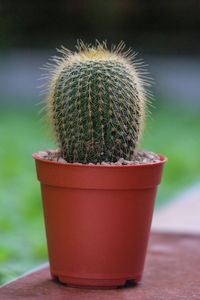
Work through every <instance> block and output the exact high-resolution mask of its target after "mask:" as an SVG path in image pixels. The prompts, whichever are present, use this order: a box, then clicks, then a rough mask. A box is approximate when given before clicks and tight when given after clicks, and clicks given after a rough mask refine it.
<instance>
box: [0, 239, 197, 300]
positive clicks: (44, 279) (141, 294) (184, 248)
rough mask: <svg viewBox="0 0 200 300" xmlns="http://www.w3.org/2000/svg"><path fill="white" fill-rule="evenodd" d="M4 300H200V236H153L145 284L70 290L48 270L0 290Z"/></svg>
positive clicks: (30, 274) (16, 281)
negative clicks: (53, 278) (103, 288)
mask: <svg viewBox="0 0 200 300" xmlns="http://www.w3.org/2000/svg"><path fill="white" fill-rule="evenodd" d="M0 299H1V300H12V299H13V300H14V299H16V300H18V299H21V300H23V299H26V300H32V299H40V300H43V299H45V300H47V299H48V300H58V299H59V300H97V299H98V300H111V299H112V300H120V299H124V300H129V299H130V300H176V299H180V300H200V235H187V234H167V233H163V234H162V233H153V234H151V238H150V243H149V248H148V254H147V259H146V264H145V271H144V276H143V280H142V282H141V283H140V284H138V285H136V286H127V287H124V288H118V289H116V290H89V289H78V288H70V287H67V286H66V285H63V284H60V283H58V282H56V281H53V280H52V279H51V278H50V274H49V267H48V265H47V264H46V265H45V266H43V267H41V268H39V269H38V270H36V271H33V272H31V273H29V274H27V275H25V276H22V277H20V278H18V279H16V280H15V281H12V282H10V283H8V284H6V285H4V286H2V287H1V288H0Z"/></svg>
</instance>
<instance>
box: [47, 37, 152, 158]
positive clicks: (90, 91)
mask: <svg viewBox="0 0 200 300" xmlns="http://www.w3.org/2000/svg"><path fill="white" fill-rule="evenodd" d="M123 49H124V44H123V43H122V42H121V43H120V44H119V45H118V46H117V47H112V49H111V51H109V50H108V49H107V46H106V43H103V44H100V43H98V42H97V43H96V45H95V46H90V45H88V46H87V45H85V44H84V43H83V42H79V43H78V45H77V51H76V52H71V51H69V50H67V49H66V48H64V47H62V49H61V50H59V52H61V53H62V56H61V57H54V58H53V61H54V63H53V64H49V65H48V66H47V69H48V71H50V79H49V81H48V96H47V98H46V110H47V113H48V116H49V117H50V119H51V121H52V123H53V127H54V130H55V134H56V137H57V140H58V143H59V145H60V148H61V150H62V156H63V158H64V159H66V160H67V161H68V162H79V163H95V164H96V163H98V162H99V163H101V162H102V161H109V162H116V161H117V160H118V159H119V158H124V159H127V160H131V158H132V157H133V155H134V150H135V149H136V146H137V144H138V140H139V137H140V136H141V132H142V128H143V124H144V118H145V115H146V103H147V98H148V97H147V90H146V86H147V85H148V78H146V77H145V72H142V68H141V66H142V63H141V62H140V61H134V58H135V54H134V53H133V54H131V51H130V50H128V51H126V52H123ZM55 62H56V66H55Z"/></svg>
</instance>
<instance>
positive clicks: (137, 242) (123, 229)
mask: <svg viewBox="0 0 200 300" xmlns="http://www.w3.org/2000/svg"><path fill="white" fill-rule="evenodd" d="M33 157H34V158H35V160H36V168H37V175H38V179H39V181H40V182H41V189H42V199H43V208H44V217H45V225H46V234H47V243H48V252H49V260H50V269H51V274H52V276H53V277H57V278H58V280H59V281H61V282H64V283H66V284H68V285H70V286H82V287H93V288H106V287H107V288H114V287H117V286H123V285H125V284H126V281H131V282H136V283H137V282H138V281H140V280H141V277H142V273H143V268H144V261H145V255H146V249H147V244H148V239H149V232H150V227H151V220H152V214H153V209H154V202H155V197H156V191H157V185H158V184H159V183H160V182H161V176H162V172H163V165H164V163H165V162H166V161H167V158H166V157H164V156H162V155H160V158H161V161H160V162H157V163H152V164H146V165H134V166H133V165H128V166H101V165H79V164H70V163H60V162H53V161H48V160H43V159H40V158H38V157H37V153H35V154H33Z"/></svg>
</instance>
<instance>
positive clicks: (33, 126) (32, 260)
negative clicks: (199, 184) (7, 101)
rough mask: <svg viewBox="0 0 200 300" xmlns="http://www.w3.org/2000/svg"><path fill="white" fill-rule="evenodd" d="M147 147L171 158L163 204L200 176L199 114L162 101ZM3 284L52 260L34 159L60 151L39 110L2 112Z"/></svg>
mask: <svg viewBox="0 0 200 300" xmlns="http://www.w3.org/2000/svg"><path fill="white" fill-rule="evenodd" d="M156 106H157V108H156V109H154V110H153V113H152V117H151V120H150V119H149V120H148V121H147V125H146V130H145V134H144V138H143V143H142V145H141V147H142V148H145V149H148V150H150V151H154V152H157V153H161V154H163V155H166V156H167V157H168V158H169V161H168V163H167V164H166V166H165V171H164V176H163V181H162V185H161V186H160V187H159V192H158V196H157V205H159V204H162V203H164V202H165V201H166V200H167V199H169V198H170V197H171V196H173V195H174V194H175V193H177V192H178V191H179V190H181V189H183V188H185V187H187V186H189V185H190V184H192V183H193V182H195V181H196V180H197V179H198V177H199V171H200V160H199V149H200V139H199V132H200V118H199V111H197V110H195V109H194V110H192V109H188V108H187V109H186V108H181V107H175V106H172V105H171V104H170V105H168V104H167V103H166V101H165V102H164V101H163V102H158V104H157V105H156ZM0 109H1V110H0V136H1V148H0V183H1V188H0V199H1V200H0V205H1V213H0V236H1V241H0V284H2V283H4V282H6V281H8V280H11V279H13V278H14V277H16V276H18V275H20V274H22V273H23V272H25V271H27V270H29V269H30V268H32V267H35V266H37V265H38V264H40V263H42V262H43V261H46V260H47V249H46V239H45V229H44V222H43V214H42V204H41V197H40V186H39V183H38V181H37V179H36V172H35V165H34V160H33V159H32V157H31V154H32V153H34V152H36V151H38V150H44V149H48V148H52V147H55V144H54V143H53V142H52V141H51V139H50V136H49V134H48V133H47V131H46V129H45V127H44V126H43V123H42V122H41V121H39V120H40V118H39V116H38V113H37V111H38V110H37V108H35V107H22V106H18V107H17V106H14V105H9V106H3V105H1V107H0Z"/></svg>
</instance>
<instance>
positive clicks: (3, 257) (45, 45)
mask: <svg viewBox="0 0 200 300" xmlns="http://www.w3.org/2000/svg"><path fill="white" fill-rule="evenodd" d="M198 8H199V7H196V1H193V0H192V1H189V0H187V1H184V3H183V1H180V0H176V1H167V2H164V1H163V2H161V1H129V0H125V1H119V0H117V1H85V4H83V2H81V1H61V0H58V1H56V4H55V3H54V2H53V1H49V3H48V4H45V3H44V2H42V1H34V2H32V1H30V2H26V1H19V0H18V1H15V3H12V1H2V3H1V6H0V14H1V15H0V16H1V18H0V25H1V26H0V28H1V29H0V31H1V32H0V33H1V35H0V64H1V68H0V77H1V80H0V90H1V94H0V138H1V144H0V207H1V209H0V284H3V283H5V282H7V281H9V280H11V279H13V278H15V277H16V276H19V275H20V274H22V273H23V272H26V271H28V270H30V269H31V268H33V267H36V266H37V265H39V264H40V263H42V262H44V261H46V260H47V248H46V239H45V229H44V221H43V213H42V203H41V197H40V186H39V182H38V181H37V179H36V172H35V165H34V160H33V158H32V157H31V154H32V153H34V152H36V151H38V150H44V149H48V148H54V147H56V145H55V142H54V139H53V138H52V137H51V135H50V133H49V132H48V130H47V127H46V126H45V123H44V121H43V120H42V116H40V115H39V110H40V108H41V107H40V106H38V105H36V104H38V103H39V102H40V101H41V99H42V96H40V95H39V90H38V89H37V86H38V85H39V84H40V82H39V81H38V80H37V79H38V78H39V77H41V75H42V71H41V70H40V69H39V67H41V66H42V65H43V64H44V63H46V61H47V60H48V58H49V56H50V55H54V54H56V51H55V47H60V45H61V44H64V45H65V46H66V47H69V48H70V49H72V50H73V49H74V45H75V43H76V39H77V38H82V39H83V40H84V41H87V42H93V41H94V40H95V38H98V39H99V40H105V39H107V40H108V44H109V45H110V44H111V43H115V42H119V41H120V40H121V39H123V40H125V42H126V43H127V46H128V47H129V46H131V47H132V48H133V49H134V50H135V51H139V53H140V54H139V58H140V57H144V59H145V62H147V63H148V64H149V70H150V72H151V74H152V77H153V78H154V79H155V82H156V84H154V86H153V87H152V90H153V93H154V100H153V106H152V108H151V114H150V116H149V117H148V120H147V123H146V128H145V132H144V135H143V140H142V143H141V146H140V147H141V148H145V149H148V150H150V151H154V152H156V153H161V154H163V155H165V156H167V157H168V159H169V161H168V163H167V164H166V166H165V171H164V176H163V181H162V185H161V186H160V187H159V192H158V196H157V207H158V206H159V205H161V204H163V203H166V202H167V201H169V200H170V198H171V197H173V196H174V195H175V194H177V193H179V192H180V191H182V190H183V189H185V188H187V187H189V186H190V185H192V184H194V183H195V182H196V181H198V180H199V177H200V159H199V149H200V136H199V135H200V134H199V133H200V90H199V78H200V57H199V53H200V52H199V50H200V43H199V41H198V40H197V37H198V34H199V27H200V21H199V14H198Z"/></svg>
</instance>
